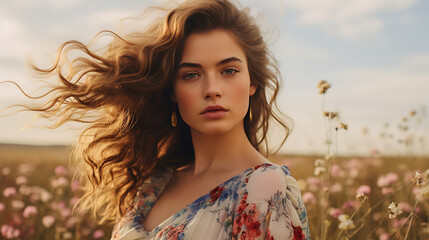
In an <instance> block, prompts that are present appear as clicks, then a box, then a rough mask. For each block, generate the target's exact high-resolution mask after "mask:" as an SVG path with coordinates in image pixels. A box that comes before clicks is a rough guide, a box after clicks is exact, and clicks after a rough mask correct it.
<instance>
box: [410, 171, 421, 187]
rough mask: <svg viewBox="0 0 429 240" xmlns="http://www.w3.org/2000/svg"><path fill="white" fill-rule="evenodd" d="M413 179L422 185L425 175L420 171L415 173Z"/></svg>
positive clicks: (417, 184) (416, 183)
mask: <svg viewBox="0 0 429 240" xmlns="http://www.w3.org/2000/svg"><path fill="white" fill-rule="evenodd" d="M411 181H412V182H413V183H414V184H415V185H416V186H421V185H423V175H422V174H420V173H419V172H416V174H415V175H414V177H413V179H411Z"/></svg>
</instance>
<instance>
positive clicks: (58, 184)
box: [51, 177, 69, 188]
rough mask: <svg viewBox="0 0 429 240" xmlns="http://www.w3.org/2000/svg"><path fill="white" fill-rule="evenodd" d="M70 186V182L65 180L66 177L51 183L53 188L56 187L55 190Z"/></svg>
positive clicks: (55, 179)
mask: <svg viewBox="0 0 429 240" xmlns="http://www.w3.org/2000/svg"><path fill="white" fill-rule="evenodd" d="M68 184H69V180H68V179H67V178H65V177H59V178H54V179H53V180H52V181H51V185H52V187H54V188H57V187H65V186H67V185H68Z"/></svg>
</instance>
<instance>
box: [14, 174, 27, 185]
mask: <svg viewBox="0 0 429 240" xmlns="http://www.w3.org/2000/svg"><path fill="white" fill-rule="evenodd" d="M15 182H16V185H23V184H26V183H27V182H28V179H27V177H25V176H18V177H17V178H16V179H15Z"/></svg>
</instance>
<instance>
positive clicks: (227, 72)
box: [223, 68, 240, 75]
mask: <svg viewBox="0 0 429 240" xmlns="http://www.w3.org/2000/svg"><path fill="white" fill-rule="evenodd" d="M237 72H240V71H238V70H237V69H235V68H227V69H225V70H224V71H223V73H224V74H226V75H232V74H234V73H237Z"/></svg>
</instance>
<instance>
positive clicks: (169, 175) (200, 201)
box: [141, 163, 275, 233]
mask: <svg viewBox="0 0 429 240" xmlns="http://www.w3.org/2000/svg"><path fill="white" fill-rule="evenodd" d="M265 165H266V166H267V167H268V166H272V165H275V164H274V163H262V164H258V165H256V166H253V167H250V168H248V169H246V170H244V171H243V172H241V173H239V174H237V175H235V176H233V177H231V178H229V179H228V180H226V181H224V182H222V183H221V184H219V185H217V186H216V187H215V188H213V189H211V190H210V191H209V192H208V193H206V194H204V195H202V196H200V197H198V198H197V199H195V200H194V201H192V202H191V203H190V204H188V205H186V206H185V207H183V208H181V209H180V210H179V211H177V212H176V213H174V214H173V215H171V216H169V217H168V218H166V219H165V220H164V221H162V222H161V223H160V224H158V225H157V226H156V227H155V228H153V229H152V230H151V231H146V229H145V227H144V226H143V225H142V226H141V227H142V231H144V232H145V233H153V232H154V231H155V232H157V231H158V230H159V229H160V227H161V226H162V225H164V224H165V223H166V222H168V221H169V220H170V219H171V218H172V217H174V216H176V215H177V214H179V213H181V212H182V211H184V210H185V209H188V208H191V209H192V207H195V206H198V209H199V207H201V206H200V205H201V204H204V202H205V201H203V200H206V198H207V197H209V196H210V193H212V192H213V191H214V190H216V189H217V188H220V187H223V186H225V185H226V184H227V183H229V182H231V181H232V180H234V179H236V178H237V177H240V176H242V175H244V174H246V173H247V172H249V171H250V170H256V169H258V168H260V167H263V166H265ZM173 171H174V170H171V169H169V170H167V172H166V173H164V177H165V178H166V179H167V181H165V182H164V184H163V186H162V190H161V191H159V193H158V194H157V195H156V198H155V201H154V204H155V203H156V201H157V200H158V197H159V196H161V194H162V193H163V191H164V190H165V188H166V186H167V185H168V183H169V182H170V180H171V178H172V175H173ZM152 207H153V205H152ZM150 210H151V209H149V211H147V212H146V215H145V216H143V218H146V216H147V214H149V212H150Z"/></svg>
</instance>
